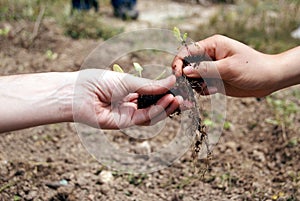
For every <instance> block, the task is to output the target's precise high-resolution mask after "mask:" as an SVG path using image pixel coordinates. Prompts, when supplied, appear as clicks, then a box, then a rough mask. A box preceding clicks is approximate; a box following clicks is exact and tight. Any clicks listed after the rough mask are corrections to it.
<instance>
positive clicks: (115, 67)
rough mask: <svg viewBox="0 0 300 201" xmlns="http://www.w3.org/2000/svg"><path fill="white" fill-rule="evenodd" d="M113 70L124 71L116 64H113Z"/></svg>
mask: <svg viewBox="0 0 300 201" xmlns="http://www.w3.org/2000/svg"><path fill="white" fill-rule="evenodd" d="M113 71H115V72H119V73H124V71H123V69H122V68H121V66H119V65H118V64H114V65H113Z"/></svg>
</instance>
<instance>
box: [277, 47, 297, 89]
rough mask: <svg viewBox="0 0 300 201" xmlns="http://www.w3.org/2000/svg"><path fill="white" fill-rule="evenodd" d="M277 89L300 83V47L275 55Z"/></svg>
mask: <svg viewBox="0 0 300 201" xmlns="http://www.w3.org/2000/svg"><path fill="white" fill-rule="evenodd" d="M274 65H275V66H276V69H277V70H276V73H277V89H276V90H280V89H283V88H286V87H290V86H293V85H296V84H300V47H298V48H294V49H291V50H289V51H286V52H283V53H281V54H278V55H274Z"/></svg>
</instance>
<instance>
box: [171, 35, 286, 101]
mask: <svg viewBox="0 0 300 201" xmlns="http://www.w3.org/2000/svg"><path fill="white" fill-rule="evenodd" d="M189 54H192V55H203V54H207V55H208V56H210V57H211V58H212V60H213V61H204V62H201V63H200V64H199V65H198V66H196V67H195V68H194V67H192V66H189V67H185V68H183V58H184V57H185V56H188V55H189ZM279 58H280V56H278V55H267V54H263V53H260V52H258V51H256V50H254V49H252V48H250V47H249V46H247V45H245V44H242V43H240V42H238V41H235V40H233V39H230V38H227V37H225V36H221V35H216V36H212V37H210V38H207V39H205V40H202V41H200V42H198V43H196V44H194V45H190V46H189V48H188V50H187V49H186V48H183V49H182V50H181V51H180V53H179V54H178V55H177V56H176V57H175V59H174V61H173V65H172V66H173V69H174V71H175V75H176V76H180V75H181V74H182V73H184V74H185V75H186V76H187V77H192V78H200V77H202V78H208V79H210V78H221V79H222V81H223V83H224V88H225V92H226V95H229V96H234V97H249V96H253V97H262V96H266V95H268V94H270V93H272V92H274V91H276V90H278V89H280V88H282V83H281V78H282V75H283V74H282V72H281V69H280V68H279V67H278V66H279V63H280V62H279V60H280V59H279ZM281 63H282V62H281ZM208 91H209V93H210V94H213V93H217V92H222V90H221V89H220V88H218V87H217V86H216V87H212V86H210V87H209V88H208Z"/></svg>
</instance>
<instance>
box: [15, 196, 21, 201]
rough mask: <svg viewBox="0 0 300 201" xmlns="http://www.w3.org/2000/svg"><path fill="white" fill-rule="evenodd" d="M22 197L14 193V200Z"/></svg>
mask: <svg viewBox="0 0 300 201" xmlns="http://www.w3.org/2000/svg"><path fill="white" fill-rule="evenodd" d="M21 199H22V198H21V197H20V196H18V195H14V201H18V200H21Z"/></svg>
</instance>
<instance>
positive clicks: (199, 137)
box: [113, 27, 213, 176]
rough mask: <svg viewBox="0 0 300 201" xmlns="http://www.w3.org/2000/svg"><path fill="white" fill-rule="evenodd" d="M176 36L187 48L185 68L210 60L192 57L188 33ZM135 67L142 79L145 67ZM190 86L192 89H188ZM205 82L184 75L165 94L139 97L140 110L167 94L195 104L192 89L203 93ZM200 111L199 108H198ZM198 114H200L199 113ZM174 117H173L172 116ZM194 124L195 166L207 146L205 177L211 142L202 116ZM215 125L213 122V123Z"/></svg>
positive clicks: (194, 119)
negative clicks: (178, 96)
mask: <svg viewBox="0 0 300 201" xmlns="http://www.w3.org/2000/svg"><path fill="white" fill-rule="evenodd" d="M173 33H174V36H175V37H176V38H177V40H178V41H179V42H180V43H181V45H182V46H184V48H186V50H187V52H188V54H189V55H188V56H187V57H185V58H184V59H183V62H184V66H183V67H186V66H188V65H193V66H195V65H197V64H199V63H200V62H201V61H205V60H208V59H207V57H206V56H204V55H196V56H193V55H191V53H190V51H189V46H188V43H187V38H188V35H187V33H184V34H181V32H180V30H179V29H178V28H177V27H174V30H173ZM133 67H134V69H135V71H137V72H138V75H139V77H142V71H143V67H142V66H141V65H140V64H139V63H133ZM113 70H114V71H116V72H121V73H123V72H124V71H123V69H122V68H121V67H120V66H119V65H118V64H115V65H114V66H113ZM164 74H165V71H163V72H162V73H161V74H160V75H159V76H158V77H157V79H160V78H161V77H163V75H164ZM188 86H190V87H188ZM205 87H206V86H205V84H204V80H203V79H201V78H200V79H198V78H197V79H195V78H187V77H185V76H184V75H183V76H181V77H178V78H177V81H176V84H175V86H174V88H172V89H170V90H169V91H167V92H166V93H165V94H160V95H140V96H139V97H138V108H139V109H141V108H146V107H149V106H151V105H154V104H155V103H156V102H157V101H158V100H159V99H160V98H162V97H163V96H164V95H166V94H172V95H174V96H176V95H180V96H182V97H183V99H185V100H187V101H189V102H195V94H194V92H193V90H192V89H194V90H195V91H197V92H200V93H201V92H202V91H203V90H204V88H205ZM196 109H197V110H198V108H196ZM180 113H181V111H180V108H178V109H177V110H176V112H175V113H174V114H173V115H179V114H180ZM197 114H198V112H197ZM170 117H172V115H171V116H170ZM193 122H194V125H193V126H195V134H194V143H193V147H192V158H193V161H194V165H195V166H196V163H197V162H198V158H199V154H200V152H201V150H203V147H204V146H205V148H206V152H207V157H206V159H205V160H204V161H205V164H206V168H205V170H201V171H202V176H204V174H205V172H206V171H207V170H208V167H209V162H210V160H211V154H212V153H211V151H210V148H209V142H208V134H207V132H206V127H205V124H203V123H202V119H201V117H200V116H193ZM211 123H213V122H211Z"/></svg>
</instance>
